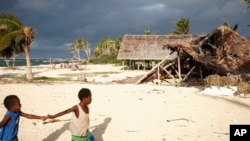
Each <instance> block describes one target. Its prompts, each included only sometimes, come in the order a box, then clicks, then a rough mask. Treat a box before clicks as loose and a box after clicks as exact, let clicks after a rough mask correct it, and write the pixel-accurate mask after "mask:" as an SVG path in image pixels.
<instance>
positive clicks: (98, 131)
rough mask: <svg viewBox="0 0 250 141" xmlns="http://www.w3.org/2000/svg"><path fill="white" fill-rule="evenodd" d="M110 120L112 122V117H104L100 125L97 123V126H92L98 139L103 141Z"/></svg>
mask: <svg viewBox="0 0 250 141" xmlns="http://www.w3.org/2000/svg"><path fill="white" fill-rule="evenodd" d="M110 122H111V118H110V117H108V118H105V119H104V122H103V123H101V124H99V125H96V126H92V127H90V129H91V128H94V130H93V131H92V133H93V135H94V137H95V140H96V141H103V137H102V135H103V134H104V133H105V131H106V129H107V127H108V124H109V123H110Z"/></svg>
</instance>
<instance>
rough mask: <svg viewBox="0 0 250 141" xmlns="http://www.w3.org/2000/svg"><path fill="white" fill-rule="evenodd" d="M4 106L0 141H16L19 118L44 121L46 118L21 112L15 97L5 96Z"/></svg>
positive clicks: (0, 125) (0, 124)
mask: <svg viewBox="0 0 250 141" xmlns="http://www.w3.org/2000/svg"><path fill="white" fill-rule="evenodd" d="M4 106H5V108H6V109H7V112H6V114H5V116H4V118H3V119H2V121H1V122H0V128H1V129H0V140H1V141H18V137H17V134H18V127H19V119H20V116H22V117H25V118H28V119H40V120H46V116H37V115H32V114H27V113H24V112H22V111H21V103H20V100H19V98H18V97H17V96H16V95H9V96H6V97H5V99H4Z"/></svg>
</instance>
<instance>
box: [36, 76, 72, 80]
mask: <svg viewBox="0 0 250 141" xmlns="http://www.w3.org/2000/svg"><path fill="white" fill-rule="evenodd" d="M34 80H44V81H70V80H71V79H70V78H69V77H46V76H39V77H34Z"/></svg>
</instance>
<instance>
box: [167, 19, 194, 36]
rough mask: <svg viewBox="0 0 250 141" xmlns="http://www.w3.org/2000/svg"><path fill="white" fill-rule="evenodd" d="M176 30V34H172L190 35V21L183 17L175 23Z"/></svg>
mask: <svg viewBox="0 0 250 141" xmlns="http://www.w3.org/2000/svg"><path fill="white" fill-rule="evenodd" d="M174 27H175V30H176V31H174V32H171V33H172V34H178V35H180V34H188V33H189V27H190V25H189V19H185V18H183V17H181V19H180V20H179V21H177V22H175V25H174Z"/></svg>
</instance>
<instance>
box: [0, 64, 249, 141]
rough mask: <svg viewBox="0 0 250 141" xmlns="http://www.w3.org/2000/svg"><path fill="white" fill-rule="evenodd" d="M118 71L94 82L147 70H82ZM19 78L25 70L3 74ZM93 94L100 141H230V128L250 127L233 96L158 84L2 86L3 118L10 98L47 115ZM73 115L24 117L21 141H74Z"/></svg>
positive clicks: (242, 101) (243, 102)
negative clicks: (85, 93)
mask: <svg viewBox="0 0 250 141" xmlns="http://www.w3.org/2000/svg"><path fill="white" fill-rule="evenodd" d="M91 71H115V72H120V73H117V74H109V75H108V76H105V77H104V76H94V77H90V78H87V79H88V80H93V79H95V82H99V81H100V82H110V80H111V79H114V80H116V79H122V78H126V77H128V76H136V75H141V74H145V71H125V72H124V71H122V70H120V67H115V66H112V65H92V66H87V69H85V70H82V71H81V72H82V73H86V72H91ZM33 72H34V73H36V75H38V74H39V75H41V76H44V75H45V74H46V76H57V74H60V73H62V74H65V73H72V72H73V73H79V72H80V71H70V70H65V69H56V70H50V69H33ZM6 73H8V74H11V75H19V74H22V73H25V71H20V70H19V71H12V70H11V71H6V70H4V71H3V70H1V71H0V75H1V76H3V75H4V74H6ZM82 87H87V88H89V89H91V91H92V94H93V97H92V98H93V101H92V104H91V105H90V118H91V121H90V130H91V131H93V134H94V136H95V138H96V140H97V141H129V140H134V141H178V140H180V141H181V140H183V141H211V140H213V141H227V140H229V125H230V124H249V123H250V118H249V117H250V112H249V109H250V99H249V98H239V97H234V96H209V95H201V94H199V93H200V90H199V89H198V88H193V87H173V86H166V85H155V84H139V85H135V84H115V83H106V84H105V83H102V84H100V83H96V84H95V83H91V84H89V83H79V82H65V83H54V84H33V83H30V84H24V83H21V84H1V85H0V117H2V116H3V115H4V113H5V111H6V109H5V108H4V106H3V104H2V101H3V98H4V97H5V96H6V95H9V94H16V95H18V96H19V97H20V99H21V103H22V111H24V112H26V113H32V114H38V115H47V114H54V113H57V112H59V111H62V110H65V109H66V108H69V107H71V106H73V105H75V104H77V103H78V102H79V101H78V99H77V93H78V91H79V89H80V88H82ZM70 117H71V114H68V115H66V116H63V117H60V118H57V120H55V121H54V122H52V121H51V120H47V121H46V122H43V121H39V120H29V119H25V118H21V121H20V129H19V139H20V141H34V140H37V141H67V140H68V141H69V140H70V132H69V130H68V125H69V121H68V120H69V119H70Z"/></svg>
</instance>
